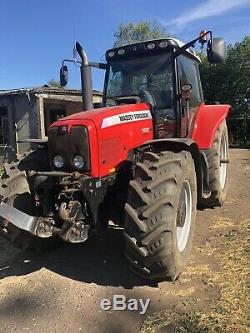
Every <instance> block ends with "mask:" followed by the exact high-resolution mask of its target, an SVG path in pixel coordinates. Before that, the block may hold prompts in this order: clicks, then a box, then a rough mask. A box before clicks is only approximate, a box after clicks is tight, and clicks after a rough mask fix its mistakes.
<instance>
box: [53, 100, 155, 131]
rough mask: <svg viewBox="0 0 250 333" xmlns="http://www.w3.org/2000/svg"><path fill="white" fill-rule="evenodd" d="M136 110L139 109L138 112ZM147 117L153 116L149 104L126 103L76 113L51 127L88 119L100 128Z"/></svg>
mask: <svg viewBox="0 0 250 333" xmlns="http://www.w3.org/2000/svg"><path fill="white" fill-rule="evenodd" d="M136 111H138V114H137V113H136ZM147 118H151V116H150V110H149V106H148V104H146V103H140V104H126V105H120V106H113V107H104V108H99V109H93V110H90V111H83V112H79V113H75V114H72V115H70V116H68V117H65V118H62V119H60V120H58V121H56V122H55V123H53V124H52V125H51V127H58V126H63V125H66V124H75V123H77V122H81V123H82V121H86V120H88V121H92V122H94V123H95V126H96V128H98V129H100V128H105V127H111V126H115V125H118V124H121V123H126V122H133V121H137V120H143V119H147Z"/></svg>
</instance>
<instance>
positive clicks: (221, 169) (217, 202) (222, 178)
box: [202, 121, 228, 207]
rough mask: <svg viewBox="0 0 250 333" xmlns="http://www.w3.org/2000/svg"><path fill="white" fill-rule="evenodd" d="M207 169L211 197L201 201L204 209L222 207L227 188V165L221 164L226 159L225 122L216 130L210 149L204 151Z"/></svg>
mask: <svg viewBox="0 0 250 333" xmlns="http://www.w3.org/2000/svg"><path fill="white" fill-rule="evenodd" d="M205 154H206V157H207V161H208V167H209V186H210V189H211V196H210V197H209V198H207V199H203V202H202V203H203V205H204V206H205V207H216V206H222V205H223V203H224V201H225V199H226V194H227V187H228V163H221V161H222V160H224V162H225V160H227V159H228V131H227V125H226V121H224V122H223V123H222V124H221V125H220V127H219V128H218V129H217V131H216V133H215V136H214V140H213V144H212V148H211V149H209V150H207V151H205Z"/></svg>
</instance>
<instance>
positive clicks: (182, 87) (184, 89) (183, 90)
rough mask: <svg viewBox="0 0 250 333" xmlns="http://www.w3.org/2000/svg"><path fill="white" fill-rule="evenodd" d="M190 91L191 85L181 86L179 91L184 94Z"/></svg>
mask: <svg viewBox="0 0 250 333" xmlns="http://www.w3.org/2000/svg"><path fill="white" fill-rule="evenodd" d="M191 89H192V84H190V83H186V84H184V85H183V86H181V91H182V92H184V93H187V92H189V91H190V90H191Z"/></svg>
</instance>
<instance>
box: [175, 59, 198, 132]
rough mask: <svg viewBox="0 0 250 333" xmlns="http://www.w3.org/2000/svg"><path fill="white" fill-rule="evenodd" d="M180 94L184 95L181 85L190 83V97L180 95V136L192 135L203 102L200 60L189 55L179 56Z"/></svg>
mask: <svg viewBox="0 0 250 333" xmlns="http://www.w3.org/2000/svg"><path fill="white" fill-rule="evenodd" d="M177 64H178V81H179V82H178V85H179V96H182V91H181V87H182V86H184V85H186V84H190V85H191V90H190V92H189V94H188V97H187V96H185V97H180V110H181V112H180V113H181V115H180V117H181V119H180V125H181V129H180V137H187V136H190V135H191V133H192V131H193V126H194V122H195V118H196V115H197V112H198V109H199V107H200V105H201V104H202V103H203V94H202V89H201V82H200V75H199V68H198V61H197V60H196V59H195V58H191V57H189V56H187V55H180V56H179V57H178V58H177Z"/></svg>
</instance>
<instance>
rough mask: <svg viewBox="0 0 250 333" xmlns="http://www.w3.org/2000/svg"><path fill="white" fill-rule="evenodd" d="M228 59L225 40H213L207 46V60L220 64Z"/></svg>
mask: <svg viewBox="0 0 250 333" xmlns="http://www.w3.org/2000/svg"><path fill="white" fill-rule="evenodd" d="M225 59H226V43H225V40H224V39H223V38H212V39H210V40H209V41H208V44H207V60H208V62H210V64H219V63H221V62H223V61H224V60H225Z"/></svg>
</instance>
